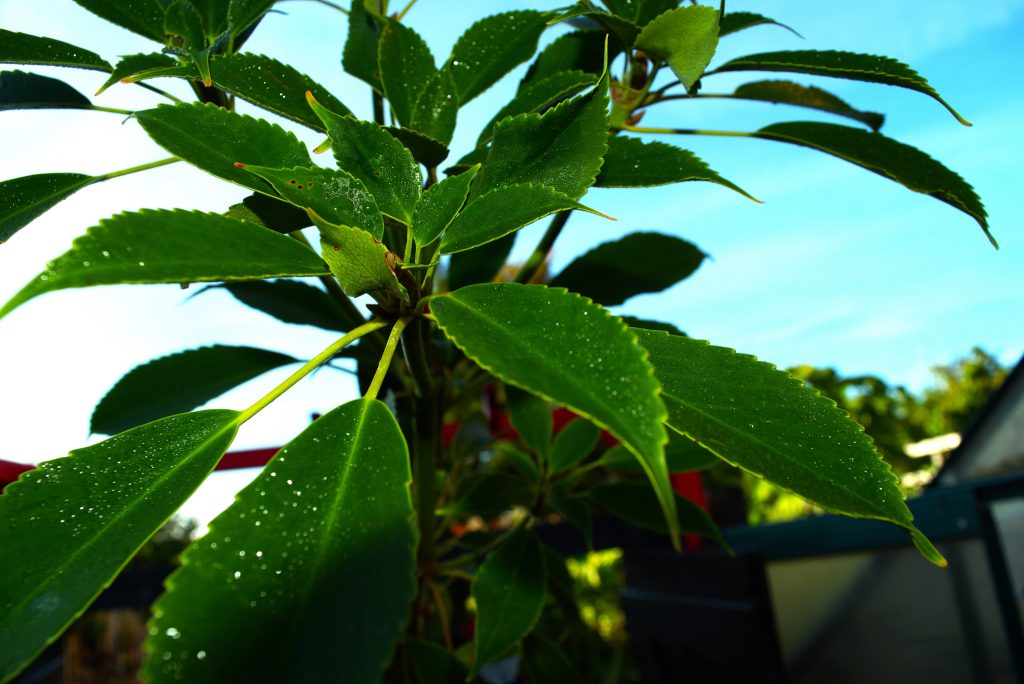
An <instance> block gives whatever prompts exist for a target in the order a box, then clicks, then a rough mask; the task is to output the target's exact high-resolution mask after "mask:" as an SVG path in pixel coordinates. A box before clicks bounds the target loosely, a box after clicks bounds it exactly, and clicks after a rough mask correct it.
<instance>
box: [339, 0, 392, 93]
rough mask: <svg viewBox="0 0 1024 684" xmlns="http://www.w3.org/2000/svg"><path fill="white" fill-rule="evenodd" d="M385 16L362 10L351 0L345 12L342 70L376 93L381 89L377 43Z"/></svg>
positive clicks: (362, 8) (363, 8) (357, 2)
mask: <svg viewBox="0 0 1024 684" xmlns="http://www.w3.org/2000/svg"><path fill="white" fill-rule="evenodd" d="M386 21H387V20H386V19H384V18H383V17H377V16H374V15H373V14H371V13H369V12H367V11H366V5H365V3H363V2H362V0H356V2H353V3H351V7H350V9H349V13H348V38H347V40H346V41H345V48H344V52H343V53H342V58H341V65H342V67H344V69H345V71H346V72H348V73H350V74H352V75H353V76H355V77H356V78H358V79H360V80H361V81H363V82H365V83H367V84H368V85H370V86H371V87H372V88H373V89H374V90H376V91H377V92H383V90H382V88H381V84H380V70H379V68H378V61H377V60H376V59H375V58H374V56H376V55H377V54H378V42H379V41H380V35H381V31H383V29H384V24H385V23H386Z"/></svg>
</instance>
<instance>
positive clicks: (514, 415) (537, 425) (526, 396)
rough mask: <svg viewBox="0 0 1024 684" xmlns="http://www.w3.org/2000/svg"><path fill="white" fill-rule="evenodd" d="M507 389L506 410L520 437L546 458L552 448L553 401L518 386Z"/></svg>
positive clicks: (535, 451) (524, 442)
mask: <svg viewBox="0 0 1024 684" xmlns="http://www.w3.org/2000/svg"><path fill="white" fill-rule="evenodd" d="M505 389H506V392H507V394H508V403H507V404H506V405H505V410H506V411H507V412H508V418H509V421H511V423H512V427H514V428H515V430H516V432H517V433H518V434H519V439H520V440H521V441H522V442H523V444H525V445H526V446H527V447H529V448H530V449H533V452H534V453H536V454H538V455H540V456H542V457H545V458H546V457H547V455H548V451H549V449H550V448H551V430H552V427H553V421H552V418H551V402H549V401H547V400H546V399H542V398H540V397H538V396H536V395H534V394H530V393H529V392H525V391H523V390H521V389H519V388H518V387H506V388H505Z"/></svg>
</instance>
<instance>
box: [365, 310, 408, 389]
mask: <svg viewBox="0 0 1024 684" xmlns="http://www.w3.org/2000/svg"><path fill="white" fill-rule="evenodd" d="M410 320H412V317H411V316H403V317H402V318H399V319H398V320H397V321H396V322H395V327H393V328H392V329H391V334H390V335H388V341H387V344H385V345H384V353H383V354H381V357H380V363H378V364H377V372H376V373H374V374H373V380H371V381H370V386H369V388H367V390H366V394H365V395H364V396H365V397H366V398H367V399H376V398H377V394H378V393H379V392H380V387H381V385H383V384H384V376H386V375H387V374H388V368H390V367H391V359H392V358H394V356H395V350H396V349H397V348H398V340H399V339H401V337H402V331H403V330H405V326H406V325H408V323H409V321H410Z"/></svg>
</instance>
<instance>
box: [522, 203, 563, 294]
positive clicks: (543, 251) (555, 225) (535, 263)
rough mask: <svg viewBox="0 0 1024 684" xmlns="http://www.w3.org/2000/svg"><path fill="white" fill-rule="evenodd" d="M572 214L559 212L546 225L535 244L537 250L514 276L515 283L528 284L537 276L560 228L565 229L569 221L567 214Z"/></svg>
mask: <svg viewBox="0 0 1024 684" xmlns="http://www.w3.org/2000/svg"><path fill="white" fill-rule="evenodd" d="M571 213H572V209H570V210H568V211H560V212H558V213H557V214H555V217H554V218H553V219H551V223H550V224H548V229H547V230H546V231H544V236H543V237H542V238H541V239H540V242H538V243H537V249H535V250H533V254H531V255H530V258H529V259H527V260H526V263H525V264H523V267H522V268H520V269H519V273H517V274H516V280H515V281H516V282H517V283H528V282H530V280H531V279H532V278H533V277H534V276H535V275H537V271H539V270H540V268H541V266H543V265H544V261H545V260H546V259H547V258H548V254H550V253H551V247H552V246H553V245H554V244H555V240H557V239H558V236H559V235H560V234H561V232H562V228H565V223H566V221H568V220H569V214H571Z"/></svg>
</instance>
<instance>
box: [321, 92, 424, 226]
mask: <svg viewBox="0 0 1024 684" xmlns="http://www.w3.org/2000/svg"><path fill="white" fill-rule="evenodd" d="M310 105H311V106H312V107H313V111H314V112H316V115H317V116H318V117H320V119H321V120H322V121H323V122H324V125H325V126H326V128H327V135H329V136H331V150H332V151H333V152H334V158H335V159H337V160H338V168H340V169H342V170H344V171H347V172H348V173H350V174H352V175H353V176H355V177H356V178H358V179H359V180H361V181H362V182H363V185H365V186H366V189H367V190H369V191H370V194H371V195H373V196H374V198H375V199H376V200H377V206H378V207H380V210H381V211H382V212H384V213H385V214H386V215H388V216H390V217H391V218H393V219H395V220H397V221H401V222H402V223H405V224H406V225H408V224H409V223H410V222H411V221H412V212H413V208H414V207H415V206H416V202H417V201H418V200H419V198H420V193H421V192H422V185H423V177H422V175H420V167H419V165H418V164H417V163H416V160H415V159H413V156H412V153H410V152H409V150H408V149H407V148H406V147H405V146H403V145H402V143H400V142H399V141H398V140H396V139H395V137H394V136H393V135H391V134H390V133H388V132H387V131H386V130H384V129H383V128H381V127H380V126H378V125H377V124H375V123H372V122H370V121H359V120H358V119H355V118H353V117H351V116H342V115H340V114H336V113H335V112H332V111H330V110H329V109H326V108H325V107H323V106H322V105H320V104H319V103H317V102H315V101H314V102H310Z"/></svg>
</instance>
